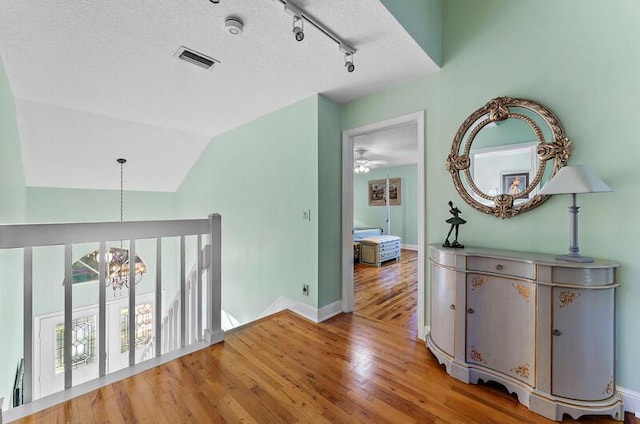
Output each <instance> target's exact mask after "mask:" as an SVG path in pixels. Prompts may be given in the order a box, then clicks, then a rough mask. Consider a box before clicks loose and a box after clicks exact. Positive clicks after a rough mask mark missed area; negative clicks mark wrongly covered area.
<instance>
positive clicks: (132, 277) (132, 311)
mask: <svg viewBox="0 0 640 424" xmlns="http://www.w3.org/2000/svg"><path fill="white" fill-rule="evenodd" d="M135 364H136V239H131V240H129V366H130V367H132V366H134V365H135Z"/></svg>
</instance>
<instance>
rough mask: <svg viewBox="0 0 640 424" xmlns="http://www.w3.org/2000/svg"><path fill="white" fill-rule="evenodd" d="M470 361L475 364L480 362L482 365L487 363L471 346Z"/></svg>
mask: <svg viewBox="0 0 640 424" xmlns="http://www.w3.org/2000/svg"><path fill="white" fill-rule="evenodd" d="M470 356H471V359H472V360H474V361H476V362H481V363H483V364H486V363H487V361H485V360H484V358H483V357H482V354H481V353H480V352H478V351H477V350H476V348H475V346H471V355H470Z"/></svg>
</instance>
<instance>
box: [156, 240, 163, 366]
mask: <svg viewBox="0 0 640 424" xmlns="http://www.w3.org/2000/svg"><path fill="white" fill-rule="evenodd" d="M155 314H156V319H155V335H156V358H158V357H160V355H162V238H161V237H158V238H156V308H155Z"/></svg>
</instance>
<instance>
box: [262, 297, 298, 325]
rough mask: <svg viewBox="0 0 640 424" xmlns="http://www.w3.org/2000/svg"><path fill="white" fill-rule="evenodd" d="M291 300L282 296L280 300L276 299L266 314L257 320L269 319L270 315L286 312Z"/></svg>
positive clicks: (266, 310) (263, 313)
mask: <svg viewBox="0 0 640 424" xmlns="http://www.w3.org/2000/svg"><path fill="white" fill-rule="evenodd" d="M289 300H290V299H289V298H288V297H284V296H280V297H279V298H277V299H276V301H275V302H273V303H272V304H271V306H269V307H268V308H267V309H265V310H264V312H262V313H261V314H260V316H259V317H258V318H257V319H260V318H264V317H268V316H269V315H273V314H277V313H278V312H280V311H284V310H285V309H288V307H289V302H288V301H289Z"/></svg>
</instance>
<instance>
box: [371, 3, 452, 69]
mask: <svg viewBox="0 0 640 424" xmlns="http://www.w3.org/2000/svg"><path fill="white" fill-rule="evenodd" d="M381 1H382V4H383V5H384V6H385V7H386V8H387V9H388V10H389V12H391V14H392V15H393V16H394V17H395V18H396V20H397V21H398V22H399V23H400V24H401V25H402V26H403V27H404V28H405V29H406V30H407V32H408V33H409V34H410V35H411V36H412V37H413V39H414V40H416V43H418V45H419V46H420V47H422V50H424V51H425V53H427V55H429V57H430V58H431V60H433V61H434V62H435V63H436V64H438V65H439V66H442V0H381Z"/></svg>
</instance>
